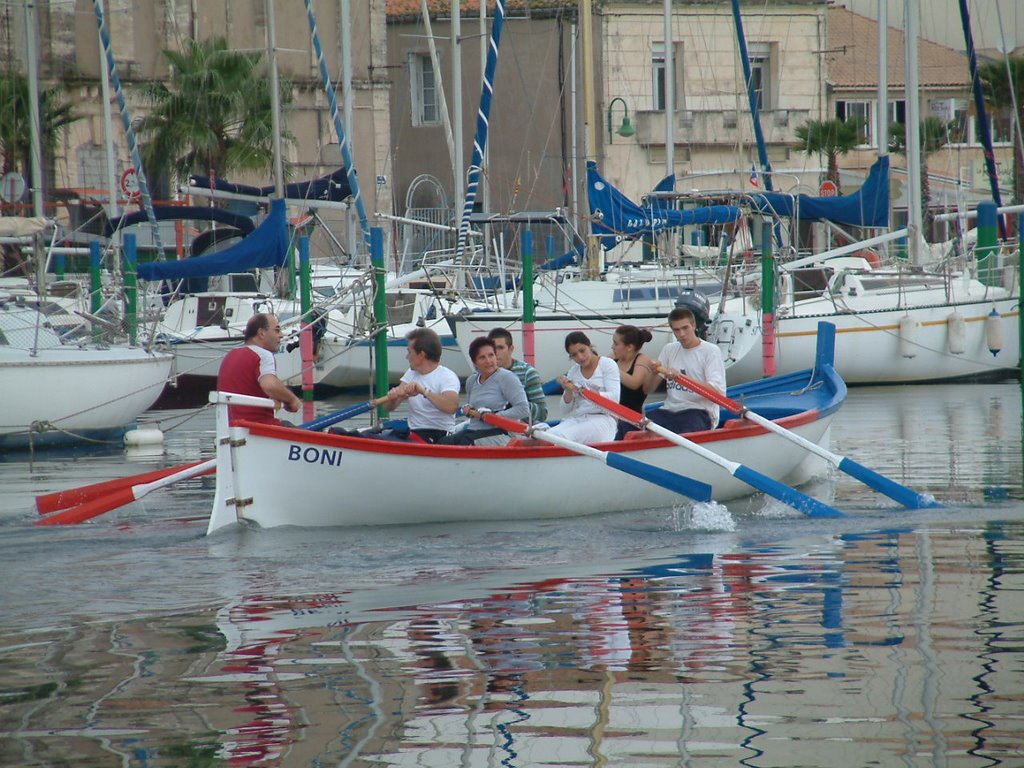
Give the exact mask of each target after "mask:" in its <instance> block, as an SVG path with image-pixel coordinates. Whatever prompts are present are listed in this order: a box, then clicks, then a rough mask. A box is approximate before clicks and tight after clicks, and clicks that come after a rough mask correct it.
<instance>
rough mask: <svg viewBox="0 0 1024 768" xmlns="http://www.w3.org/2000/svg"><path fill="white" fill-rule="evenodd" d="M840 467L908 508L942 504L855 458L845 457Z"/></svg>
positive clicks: (932, 506)
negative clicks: (858, 461)
mask: <svg viewBox="0 0 1024 768" xmlns="http://www.w3.org/2000/svg"><path fill="white" fill-rule="evenodd" d="M839 469H840V470H841V471H842V472H845V473H846V474H848V475H850V476H851V477H855V478H857V479H858V480H860V481H861V482H862V483H864V485H866V486H868V487H869V488H873V489H874V490H876V491H878V492H879V493H881V494H884V495H886V496H888V497H889V498H890V499H894V500H895V501H898V502H899V503H900V504H902V505H903V506H904V507H906V508H907V509H929V508H934V507H941V506H942V505H941V504H939V502H937V501H936V500H935V499H934V498H932V497H931V496H926V495H925V494H923V493H918V492H917V491H915V490H913V489H911V488H907V487H906V486H905V485H900V484H899V483H897V482H896V481H895V480H890V479H889V478H888V477H885V476H884V475H880V474H878V473H877V472H875V471H874V470H873V469H868V468H867V467H865V466H864V465H863V464H858V463H857V462H856V461H854V460H853V459H849V458H845V457H844V458H843V459H842V461H840V462H839Z"/></svg>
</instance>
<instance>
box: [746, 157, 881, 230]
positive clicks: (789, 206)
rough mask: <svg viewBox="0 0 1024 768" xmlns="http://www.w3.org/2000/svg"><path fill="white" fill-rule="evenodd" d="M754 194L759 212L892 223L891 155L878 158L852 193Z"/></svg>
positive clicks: (854, 224)
mask: <svg viewBox="0 0 1024 768" xmlns="http://www.w3.org/2000/svg"><path fill="white" fill-rule="evenodd" d="M750 198H751V199H752V201H753V207H754V210H755V211H756V212H757V213H766V214H772V213H774V214H775V215H777V216H796V217H797V218H799V219H800V220H801V221H833V222H835V223H836V224H846V225H848V226H851V227H888V226H889V156H888V155H883V156H882V157H880V158H878V160H876V161H875V164H874V165H872V166H871V170H870V171H869V172H868V177H867V178H866V179H865V180H864V184H863V185H862V186H861V188H860V189H858V190H857V191H856V192H854V193H853V194H852V195H840V196H839V197H815V196H812V195H786V194H783V193H781V192H762V193H758V194H753V195H750Z"/></svg>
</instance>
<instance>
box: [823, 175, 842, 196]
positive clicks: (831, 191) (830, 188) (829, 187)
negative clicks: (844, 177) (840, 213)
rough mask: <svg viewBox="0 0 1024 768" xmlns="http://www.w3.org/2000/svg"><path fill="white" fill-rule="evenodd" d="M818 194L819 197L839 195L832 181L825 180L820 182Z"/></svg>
mask: <svg viewBox="0 0 1024 768" xmlns="http://www.w3.org/2000/svg"><path fill="white" fill-rule="evenodd" d="M818 194H819V195H820V196H821V197H835V196H836V195H838V194H839V187H837V186H836V183H835V182H834V181H832V179H825V180H824V181H823V182H821V186H820V187H818Z"/></svg>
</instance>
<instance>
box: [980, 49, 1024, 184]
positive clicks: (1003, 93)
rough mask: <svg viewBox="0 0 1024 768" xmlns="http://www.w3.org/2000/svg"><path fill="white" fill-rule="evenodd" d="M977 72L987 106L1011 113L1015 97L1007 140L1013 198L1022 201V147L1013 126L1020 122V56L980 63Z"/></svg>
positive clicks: (1023, 84) (1023, 104) (1023, 78)
mask: <svg viewBox="0 0 1024 768" xmlns="http://www.w3.org/2000/svg"><path fill="white" fill-rule="evenodd" d="M978 75H979V76H980V78H981V83H982V88H983V90H984V92H985V102H986V104H987V105H988V107H989V109H992V110H993V111H1002V110H1007V111H1009V112H1010V113H1011V114H1012V112H1013V104H1014V100H1016V104H1017V114H1016V115H1013V119H1012V120H1011V121H1010V130H1011V136H1010V140H1011V141H1012V142H1013V202H1014V203H1020V202H1022V201H1024V147H1022V146H1021V140H1020V134H1019V133H1017V129H1018V127H1019V126H1021V125H1022V124H1024V122H1022V121H1024V56H1015V57H1013V58H1011V59H1009V60H1007V61H1005V62H1002V61H998V62H991V63H988V64H982V65H981V66H980V67H978Z"/></svg>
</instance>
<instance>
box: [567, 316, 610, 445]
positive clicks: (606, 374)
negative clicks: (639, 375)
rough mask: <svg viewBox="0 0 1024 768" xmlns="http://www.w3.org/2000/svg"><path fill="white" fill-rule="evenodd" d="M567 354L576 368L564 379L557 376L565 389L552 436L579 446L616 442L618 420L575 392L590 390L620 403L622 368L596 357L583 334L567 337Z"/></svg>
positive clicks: (605, 358)
mask: <svg viewBox="0 0 1024 768" xmlns="http://www.w3.org/2000/svg"><path fill="white" fill-rule="evenodd" d="M565 351H566V352H568V353H569V357H570V358H571V359H572V361H573V366H572V367H571V368H570V369H569V372H568V373H567V374H566V375H565V376H559V377H558V383H559V384H561V385H562V387H563V389H564V390H565V391H564V393H563V394H562V399H561V400H560V401H559V405H560V406H561V411H562V420H561V421H559V422H558V424H556V425H555V426H554V427H552V428H551V430H550V433H551V434H553V435H559V436H561V437H565V438H568V439H569V440H573V441H575V442H577V443H603V442H607V441H609V440H613V439H615V417H614V416H611V415H609V414H608V413H607V412H606V411H604V410H603V409H602V408H601V407H600V406H598V405H596V404H594V403H592V402H590V401H589V400H587V399H585V398H583V397H580V396H579V395H578V394H577V393H576V389H581V388H583V387H587V388H589V389H593V390H594V391H595V392H598V393H600V394H601V395H602V396H603V397H606V398H608V399H609V400H613V401H614V402H616V403H617V402H619V393H620V389H621V381H620V379H619V366H618V365H616V364H615V361H614V360H612V359H611V358H609V357H602V356H601V355H599V354H597V352H595V351H594V347H593V345H592V344H591V343H590V339H589V338H587V335H586V334H585V333H583V332H582V331H573V332H572V333H570V334H569V335H568V336H566V337H565Z"/></svg>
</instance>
